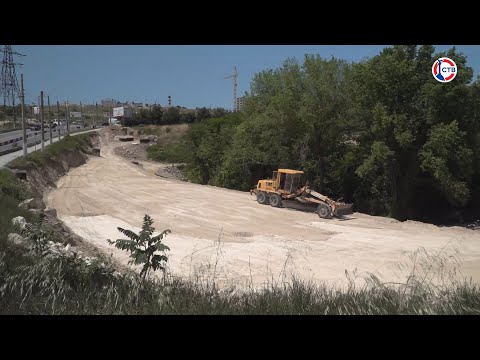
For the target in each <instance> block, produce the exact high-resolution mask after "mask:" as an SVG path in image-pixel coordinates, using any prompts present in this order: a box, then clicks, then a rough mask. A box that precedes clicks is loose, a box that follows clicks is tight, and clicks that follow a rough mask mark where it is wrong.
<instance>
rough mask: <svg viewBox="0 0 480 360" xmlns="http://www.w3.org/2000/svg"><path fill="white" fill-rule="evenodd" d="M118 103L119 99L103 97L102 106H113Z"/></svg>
mask: <svg viewBox="0 0 480 360" xmlns="http://www.w3.org/2000/svg"><path fill="white" fill-rule="evenodd" d="M116 105H117V100H115V99H103V100H102V106H104V107H113V106H116Z"/></svg>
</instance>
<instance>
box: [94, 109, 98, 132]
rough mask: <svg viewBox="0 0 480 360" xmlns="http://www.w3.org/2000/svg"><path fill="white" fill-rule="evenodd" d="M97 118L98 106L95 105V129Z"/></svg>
mask: <svg viewBox="0 0 480 360" xmlns="http://www.w3.org/2000/svg"><path fill="white" fill-rule="evenodd" d="M97 116H98V104H97V103H95V120H94V124H95V127H97Z"/></svg>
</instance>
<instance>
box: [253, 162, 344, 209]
mask: <svg viewBox="0 0 480 360" xmlns="http://www.w3.org/2000/svg"><path fill="white" fill-rule="evenodd" d="M303 173H304V172H303V171H299V170H291V169H278V170H277V171H274V172H273V176H272V178H271V179H267V180H259V181H258V184H257V186H256V188H254V189H252V190H250V194H255V195H256V196H257V201H258V203H259V204H264V205H267V204H270V205H271V206H273V207H282V206H285V207H291V208H296V209H300V210H307V211H315V212H316V213H317V214H318V216H319V217H321V218H324V219H330V218H332V217H333V216H337V217H341V216H343V215H348V214H352V213H353V210H352V208H353V204H345V203H342V202H336V201H333V200H332V199H330V198H329V197H327V196H325V195H322V194H320V193H318V192H316V191H314V190H312V189H310V187H309V186H308V184H307V185H305V186H303V187H300V178H301V176H302V175H303ZM298 205H300V206H298Z"/></svg>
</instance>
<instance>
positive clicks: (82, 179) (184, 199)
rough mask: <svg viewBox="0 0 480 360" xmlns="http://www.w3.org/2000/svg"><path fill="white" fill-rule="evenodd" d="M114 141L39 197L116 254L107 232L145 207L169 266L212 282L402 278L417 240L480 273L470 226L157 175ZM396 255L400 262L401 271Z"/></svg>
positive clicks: (135, 219)
mask: <svg viewBox="0 0 480 360" xmlns="http://www.w3.org/2000/svg"><path fill="white" fill-rule="evenodd" d="M115 146H119V144H118V143H115V142H111V143H108V144H104V146H103V147H102V150H101V157H93V158H91V159H90V160H89V161H88V162H87V163H86V164H85V165H83V166H81V167H79V168H76V169H73V170H72V171H70V172H69V173H68V175H67V176H65V177H63V178H62V179H60V181H59V182H58V184H57V186H58V188H57V189H54V190H53V191H52V192H50V193H49V194H47V195H46V202H47V204H48V205H49V206H51V207H53V208H55V209H56V210H57V212H58V216H59V218H60V219H61V220H62V221H63V222H64V223H65V224H66V225H67V226H68V227H70V228H71V229H72V230H73V231H74V232H75V233H76V234H78V235H79V236H81V237H83V238H85V239H86V240H87V241H90V242H92V243H93V244H95V245H96V246H98V247H99V248H100V249H103V250H105V252H107V253H108V254H113V256H115V257H117V258H118V259H119V260H120V261H122V262H125V263H126V262H127V260H128V257H127V256H126V254H125V253H123V252H121V251H120V250H117V249H115V248H114V247H113V246H111V245H109V244H108V243H107V239H117V238H121V237H122V236H121V234H120V233H119V232H118V231H117V229H116V228H117V226H120V227H124V228H129V229H136V230H138V229H139V228H140V226H141V223H142V219H143V216H144V215H145V214H149V215H150V216H152V218H153V219H154V220H155V224H154V226H155V227H156V229H157V230H164V229H167V228H168V229H171V230H172V234H170V235H168V236H167V238H166V240H165V243H166V244H167V245H168V246H170V248H171V251H170V261H169V262H170V265H169V266H170V269H171V271H172V272H173V273H174V274H177V275H182V276H186V277H189V276H204V277H205V276H210V278H212V277H213V276H214V277H215V279H216V280H217V281H218V282H219V283H221V284H235V285H238V286H246V285H247V284H253V285H254V286H261V285H262V284H264V283H266V282H267V281H272V279H273V280H281V276H282V274H290V273H295V274H297V276H300V277H302V278H303V279H306V280H312V281H315V282H326V283H337V284H338V285H342V284H345V283H346V276H345V270H346V269H347V270H348V271H350V272H351V271H352V270H353V269H355V268H357V269H358V272H359V273H361V272H375V273H377V274H379V275H380V277H381V278H382V279H383V280H384V281H404V280H405V278H406V276H407V275H408V273H409V271H410V270H411V267H410V265H412V266H413V264H412V263H411V260H409V258H408V254H411V253H412V252H414V251H416V250H417V249H419V248H421V247H423V248H425V249H426V250H427V251H437V252H441V253H442V254H443V255H445V256H447V257H448V256H449V255H452V254H454V253H455V252H456V253H457V256H458V259H459V260H460V267H459V270H460V273H459V274H460V275H461V276H466V277H473V278H474V279H475V280H477V281H478V280H480V232H478V231H472V230H468V229H464V228H460V227H451V228H445V227H443V228H441V227H437V226H434V225H429V224H424V223H419V222H412V221H407V222H398V221H396V220H393V219H389V218H383V217H374V216H368V215H365V214H360V213H354V214H353V215H352V216H350V220H339V219H331V220H324V219H320V218H319V217H318V216H317V215H316V214H315V213H305V212H300V211H296V210H293V209H285V208H272V207H270V206H265V205H260V204H258V203H257V202H256V201H255V198H254V197H253V196H251V195H250V194H249V193H244V192H238V191H232V190H228V189H222V188H217V187H212V186H202V185H196V184H191V183H187V182H181V181H177V180H170V179H163V178H160V177H157V176H155V175H154V172H155V170H156V169H158V167H159V166H160V165H152V164H151V163H146V164H145V166H144V167H141V166H138V165H135V164H132V163H131V162H130V161H128V160H125V159H122V158H120V157H118V156H116V155H115V154H114V151H113V149H114V147H115ZM218 240H220V242H219V241H218ZM399 263H405V264H406V265H407V266H409V268H408V269H406V270H405V271H403V272H401V271H399V270H398V269H397V268H396V266H397V265H398V264H399ZM453 266H454V263H453V262H450V265H449V268H450V269H452V268H453ZM432 274H433V272H432Z"/></svg>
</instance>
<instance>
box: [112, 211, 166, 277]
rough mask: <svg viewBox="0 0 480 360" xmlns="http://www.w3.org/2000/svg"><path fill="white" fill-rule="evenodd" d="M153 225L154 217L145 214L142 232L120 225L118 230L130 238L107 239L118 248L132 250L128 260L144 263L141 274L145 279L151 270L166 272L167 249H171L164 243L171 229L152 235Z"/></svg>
mask: <svg viewBox="0 0 480 360" xmlns="http://www.w3.org/2000/svg"><path fill="white" fill-rule="evenodd" d="M152 225H153V220H152V218H151V217H150V216H149V215H145V216H144V218H143V226H142V230H141V231H140V233H138V234H135V233H134V232H133V231H131V230H126V229H122V228H120V227H118V228H117V229H118V231H120V232H121V233H122V234H124V235H125V236H127V237H128V238H129V240H126V239H117V240H115V241H112V240H107V241H108V243H109V244H111V245H115V247H116V248H118V249H121V250H126V251H128V252H130V258H131V260H130V261H129V262H128V263H129V264H135V265H139V264H143V267H142V270H141V272H140V276H141V277H142V278H143V279H145V278H146V277H147V275H148V273H149V272H150V270H153V271H156V270H158V269H160V270H162V271H163V272H165V264H166V263H167V261H168V257H167V256H166V255H165V251H166V250H170V248H169V247H168V246H166V245H165V244H162V239H163V238H164V237H165V236H166V235H167V234H169V233H171V231H170V230H169V229H167V230H164V231H163V232H162V233H160V234H159V235H157V236H152V235H153V233H154V232H155V228H154V227H153V226H152ZM156 252H161V254H156Z"/></svg>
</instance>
